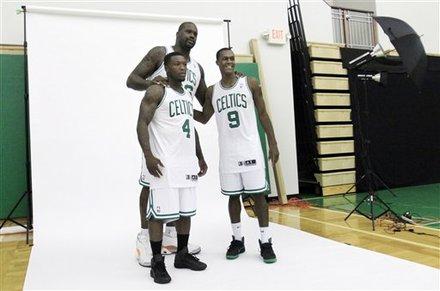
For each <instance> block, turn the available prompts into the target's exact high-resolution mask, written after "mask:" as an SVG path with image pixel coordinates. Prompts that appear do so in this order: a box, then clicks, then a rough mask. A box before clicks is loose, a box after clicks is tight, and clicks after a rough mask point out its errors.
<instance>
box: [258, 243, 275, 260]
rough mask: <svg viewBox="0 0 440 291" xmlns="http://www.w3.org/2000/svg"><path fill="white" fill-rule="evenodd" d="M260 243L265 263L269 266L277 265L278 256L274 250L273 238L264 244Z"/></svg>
mask: <svg viewBox="0 0 440 291" xmlns="http://www.w3.org/2000/svg"><path fill="white" fill-rule="evenodd" d="M258 242H259V243H260V255H261V256H262V257H263V261H264V262H265V263H267V264H271V263H275V262H276V261H277V256H276V255H275V253H274V251H273V249H272V238H270V239H269V242H267V243H264V244H262V243H261V240H258Z"/></svg>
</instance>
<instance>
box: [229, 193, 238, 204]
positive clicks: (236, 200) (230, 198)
mask: <svg viewBox="0 0 440 291" xmlns="http://www.w3.org/2000/svg"><path fill="white" fill-rule="evenodd" d="M229 201H231V202H234V203H237V202H240V195H231V196H229Z"/></svg>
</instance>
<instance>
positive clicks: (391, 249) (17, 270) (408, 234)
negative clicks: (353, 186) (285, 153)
mask: <svg viewBox="0 0 440 291" xmlns="http://www.w3.org/2000/svg"><path fill="white" fill-rule="evenodd" d="M248 213H249V214H250V215H251V216H252V212H251V211H250V210H249V208H248ZM346 215H347V214H346V213H345V212H339V211H335V210H329V209H324V208H318V207H310V206H309V207H306V208H302V207H297V206H294V205H286V206H278V205H271V206H270V209H269V217H270V221H271V222H273V223H279V224H282V225H286V226H289V227H292V228H296V229H300V230H303V231H305V232H309V233H312V234H315V235H318V236H321V237H325V238H328V239H331V240H334V241H338V242H341V243H346V244H349V245H353V246H357V247H361V248H364V249H368V250H372V251H376V252H379V253H383V254H388V255H391V256H394V257H398V258H401V259H405V260H409V261H412V262H416V263H419V264H424V265H427V266H431V267H434V268H440V230H438V229H433V228H427V227H415V226H406V229H404V228H401V229H400V231H394V230H395V229H396V225H395V224H394V223H393V222H391V221H388V220H377V221H376V226H377V227H376V231H374V232H373V231H372V229H371V222H370V221H369V220H368V219H366V218H365V217H363V216H360V215H356V214H354V215H353V216H352V217H350V219H349V220H348V221H347V222H345V221H344V218H345V216H346ZM9 225H10V224H9ZM397 227H398V226H397ZM398 228H399V227H398ZM274 236H276V234H274ZM31 249H32V247H29V246H27V245H26V235H25V234H24V233H22V234H5V235H0V258H1V262H0V263H1V264H0V266H1V269H0V278H1V282H0V291H14V290H22V287H23V283H24V279H25V275H26V269H27V266H28V261H29V255H30V252H31Z"/></svg>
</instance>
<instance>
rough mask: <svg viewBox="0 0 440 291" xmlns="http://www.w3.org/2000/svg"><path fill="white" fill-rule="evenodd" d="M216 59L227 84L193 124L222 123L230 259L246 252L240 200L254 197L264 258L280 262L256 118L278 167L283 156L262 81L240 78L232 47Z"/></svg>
mask: <svg viewBox="0 0 440 291" xmlns="http://www.w3.org/2000/svg"><path fill="white" fill-rule="evenodd" d="M216 57H217V61H216V63H217V65H218V67H219V69H220V73H221V75H222V79H221V80H220V81H219V82H217V83H216V84H214V85H212V86H210V87H209V88H208V90H207V92H206V97H205V103H204V104H203V112H200V111H197V110H194V119H195V120H196V121H198V122H201V123H207V122H208V121H209V119H210V118H211V116H212V115H213V114H215V119H216V122H217V130H218V137H219V149H220V160H219V168H220V169H219V170H220V171H219V172H220V186H221V189H220V190H221V191H220V192H221V193H222V194H224V195H226V196H228V197H229V218H230V221H231V226H232V230H233V234H232V237H233V239H232V242H231V244H230V246H229V248H228V250H227V252H226V259H228V260H233V259H236V258H238V256H240V255H241V254H243V253H244V252H245V246H244V237H243V235H242V234H241V224H240V220H241V219H240V209H241V202H240V195H241V194H243V193H244V194H249V195H251V196H252V197H253V199H254V202H255V212H256V215H257V217H258V223H259V226H260V235H261V239H260V240H259V245H260V255H261V257H262V258H263V261H264V262H265V263H274V262H276V260H277V258H276V255H275V252H274V251H273V248H272V238H271V236H270V233H269V219H268V217H269V214H268V206H267V202H266V200H265V197H264V196H265V195H266V194H267V193H268V184H267V181H266V175H265V161H264V155H263V150H262V147H261V143H260V138H259V133H258V127H257V115H256V113H257V114H258V117H259V118H260V121H261V124H262V125H263V128H264V131H265V132H266V135H267V139H268V141H269V157H270V159H271V160H272V163H273V164H275V163H276V162H277V161H278V156H279V153H278V147H277V142H276V139H275V134H274V130H273V127H272V123H271V121H270V118H269V115H268V114H267V112H266V107H265V104H264V100H263V98H262V93H261V88H260V87H259V85H258V83H257V80H255V79H253V78H250V77H237V76H236V75H235V73H234V68H235V55H234V53H233V52H232V50H231V49H230V48H223V49H220V50H219V51H218V52H217V55H216Z"/></svg>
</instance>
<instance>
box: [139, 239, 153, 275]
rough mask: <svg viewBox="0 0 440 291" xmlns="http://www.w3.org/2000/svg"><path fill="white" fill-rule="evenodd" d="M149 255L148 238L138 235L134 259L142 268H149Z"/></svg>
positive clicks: (151, 255) (150, 256)
mask: <svg viewBox="0 0 440 291" xmlns="http://www.w3.org/2000/svg"><path fill="white" fill-rule="evenodd" d="M152 257H153V254H152V253H151V247H150V236H149V235H143V234H142V233H138V235H137V239H136V259H137V261H138V263H139V265H141V266H142V267H148V268H149V267H151V258H152Z"/></svg>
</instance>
